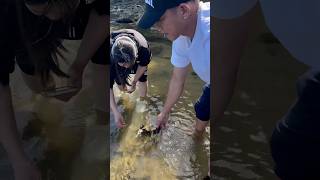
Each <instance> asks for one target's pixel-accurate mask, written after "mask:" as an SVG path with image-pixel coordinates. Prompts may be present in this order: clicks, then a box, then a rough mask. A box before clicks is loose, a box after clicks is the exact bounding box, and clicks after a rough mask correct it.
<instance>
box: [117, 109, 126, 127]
mask: <svg viewBox="0 0 320 180" xmlns="http://www.w3.org/2000/svg"><path fill="white" fill-rule="evenodd" d="M114 119H115V121H116V125H117V127H118V128H123V127H125V126H126V123H125V122H124V119H123V117H122V115H121V114H120V113H116V114H114Z"/></svg>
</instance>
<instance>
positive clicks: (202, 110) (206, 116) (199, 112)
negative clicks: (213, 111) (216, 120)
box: [194, 85, 210, 121]
mask: <svg viewBox="0 0 320 180" xmlns="http://www.w3.org/2000/svg"><path fill="white" fill-rule="evenodd" d="M194 110H195V112H196V117H197V118H198V119H199V120H201V121H209V120H210V85H205V86H203V92H202V95H201V96H200V98H199V99H198V101H197V102H196V104H195V105H194Z"/></svg>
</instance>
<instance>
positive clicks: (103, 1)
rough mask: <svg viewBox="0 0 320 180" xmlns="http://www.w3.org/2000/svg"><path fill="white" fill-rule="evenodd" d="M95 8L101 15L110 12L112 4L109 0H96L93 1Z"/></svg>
mask: <svg viewBox="0 0 320 180" xmlns="http://www.w3.org/2000/svg"><path fill="white" fill-rule="evenodd" d="M92 6H93V8H94V9H95V10H96V11H97V12H98V14H99V15H109V14H110V12H109V11H110V4H109V1H107V0H95V1H94V2H93V3H92Z"/></svg>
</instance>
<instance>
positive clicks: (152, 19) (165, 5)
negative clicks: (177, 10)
mask: <svg viewBox="0 0 320 180" xmlns="http://www.w3.org/2000/svg"><path fill="white" fill-rule="evenodd" d="M187 1H190V0H145V4H146V7H145V11H144V14H143V16H142V17H141V18H140V20H139V22H138V26H139V27H140V28H143V29H148V28H150V27H151V26H152V25H153V24H154V23H156V22H157V21H158V20H159V19H160V18H161V16H162V15H163V14H164V13H165V12H166V10H167V9H170V8H174V7H176V6H179V4H181V3H184V2H187Z"/></svg>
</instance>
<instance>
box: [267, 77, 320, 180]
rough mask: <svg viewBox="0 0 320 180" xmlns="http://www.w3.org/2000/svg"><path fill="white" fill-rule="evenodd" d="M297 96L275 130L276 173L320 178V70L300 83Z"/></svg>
mask: <svg viewBox="0 0 320 180" xmlns="http://www.w3.org/2000/svg"><path fill="white" fill-rule="evenodd" d="M297 91H298V99H297V100H296V102H295V103H294V105H293V106H292V107H291V109H290V110H289V112H288V113H287V114H286V115H285V117H284V118H283V120H282V121H280V122H279V123H278V124H277V126H276V128H275V129H274V132H273V135H272V138H271V151H272V156H273V158H274V161H275V164H276V167H275V172H276V173H277V175H278V176H279V177H280V178H282V179H283V180H286V179H320V174H319V171H320V166H319V162H320V153H319V152H320V71H309V72H307V73H305V74H304V75H303V76H301V77H300V78H299V80H298V83H297Z"/></svg>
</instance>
